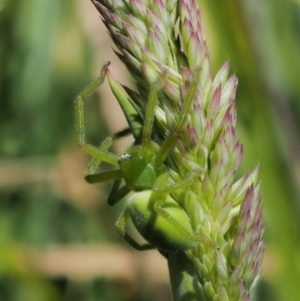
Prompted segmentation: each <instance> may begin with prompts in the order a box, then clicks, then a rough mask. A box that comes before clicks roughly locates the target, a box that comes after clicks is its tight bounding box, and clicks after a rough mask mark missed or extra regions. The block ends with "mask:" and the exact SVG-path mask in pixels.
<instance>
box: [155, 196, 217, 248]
mask: <svg viewBox="0 0 300 301" xmlns="http://www.w3.org/2000/svg"><path fill="white" fill-rule="evenodd" d="M154 210H155V211H156V212H157V214H159V215H160V216H161V217H163V218H164V219H165V220H166V222H168V223H169V224H170V225H171V226H172V227H174V228H175V229H176V230H177V231H178V232H179V233H180V234H181V235H182V236H183V237H185V238H186V239H189V240H191V241H195V242H201V243H204V244H206V245H207V246H209V247H211V248H214V249H219V246H218V245H217V244H216V243H215V242H214V241H213V240H211V239H210V238H209V237H208V236H207V235H205V234H200V233H199V234H198V233H197V234H195V233H191V232H189V231H188V230H187V229H186V228H185V227H183V226H182V225H181V224H180V222H178V221H177V220H176V219H175V218H174V217H173V216H172V215H171V214H170V213H169V212H167V211H166V210H165V209H164V208H163V202H156V203H155V204H154Z"/></svg>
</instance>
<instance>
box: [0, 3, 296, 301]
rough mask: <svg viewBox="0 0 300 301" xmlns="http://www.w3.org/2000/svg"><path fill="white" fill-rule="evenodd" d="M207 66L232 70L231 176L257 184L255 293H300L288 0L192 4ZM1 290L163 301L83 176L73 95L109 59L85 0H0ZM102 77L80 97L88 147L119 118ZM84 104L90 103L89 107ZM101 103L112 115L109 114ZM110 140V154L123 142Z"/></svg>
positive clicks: (162, 292) (262, 296)
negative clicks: (237, 156) (234, 139)
mask: <svg viewBox="0 0 300 301" xmlns="http://www.w3.org/2000/svg"><path fill="white" fill-rule="evenodd" d="M199 4H200V7H201V10H202V19H203V28H204V32H205V36H206V37H207V42H208V47H209V51H210V55H211V64H212V69H213V73H214V74H215V73H216V71H217V70H218V68H219V67H220V66H221V65H222V63H223V62H224V61H226V60H230V64H231V72H232V73H236V74H237V76H238V78H239V88H238V92H237V111H238V138H239V139H240V140H241V141H242V142H243V144H244V159H243V163H242V166H241V168H240V173H241V174H242V173H243V172H245V171H246V170H248V169H249V168H252V167H254V166H255V165H256V164H257V163H259V164H260V166H261V172H260V177H261V179H262V181H263V186H262V187H263V189H262V190H263V202H264V217H265V225H266V234H265V240H266V253H265V260H264V267H263V271H262V279H261V282H260V283H259V285H258V290H257V292H258V295H257V297H256V299H255V300H257V301H268V300H272V301H285V300H289V301H294V300H295V301H298V300H300V285H299V284H300V257H299V238H300V235H299V232H300V218H299V217H300V199H299V192H300V189H299V187H300V156H299V153H300V137H299V133H300V118H299V116H300V1H296V0H294V1H292V0H290V1H288V0H260V1H258V0H257V1H248V0H239V1H238V0H199ZM0 24H1V25H0V29H1V35H0V60H1V65H0V300H1V301H2V300H5V301H44V300H45V301H46V300H47V301H48V300H49V301H50V300H51V301H71V300H72V301H83V300H84V301H96V300H97V301H98V300H108V301H115V300H122V301H126V300H146V301H150V300H170V290H169V287H168V279H167V271H166V263H165V262H164V260H163V258H162V257H161V256H159V255H157V254H156V253H154V252H147V253H145V254H141V253H138V252H136V251H134V250H131V249H129V248H128V247H127V246H126V245H125V244H124V243H123V241H121V240H120V239H119V238H118V237H117V235H116V232H115V229H114V223H115V220H116V218H117V216H118V214H119V213H120V211H121V210H122V206H123V205H124V204H118V205H117V206H116V208H113V209H112V208H109V207H108V206H107V205H106V203H105V199H106V195H107V191H106V188H107V187H106V186H105V185H92V186H89V185H87V184H86V183H85V182H84V180H83V174H84V169H85V166H86V164H87V162H88V161H87V158H86V156H85V155H84V154H83V153H82V152H81V151H80V150H79V149H78V147H77V145H76V140H75V135H74V118H73V117H74V116H73V115H74V109H73V100H74V98H75V97H76V95H77V93H78V92H79V91H80V90H81V89H82V88H84V87H85V86H86V85H87V84H88V83H89V82H90V81H91V79H92V78H94V77H95V76H96V75H97V72H99V69H100V68H101V65H102V63H103V62H105V61H107V60H111V61H112V62H113V64H112V73H113V74H114V76H115V77H116V78H117V79H118V80H120V81H121V82H123V83H126V82H127V83H128V81H129V80H128V77H127V76H126V73H124V68H122V66H120V65H119V63H118V59H117V58H116V57H115V56H114V55H113V53H112V51H111V49H110V45H111V42H110V39H109V37H108V34H107V33H106V30H105V28H104V26H103V25H102V24H101V21H100V19H99V16H98V13H97V11H96V10H95V9H94V7H93V5H92V4H91V3H90V1H88V0H64V1H61V0H52V1H46V0H26V1H21V0H15V1H9V0H0ZM117 109H118V108H117V104H116V101H115V100H114V98H113V96H112V95H111V94H110V93H109V89H108V87H107V86H106V85H104V86H103V87H101V89H100V90H99V94H97V93H95V95H93V97H92V98H91V100H90V103H89V106H87V112H86V116H87V118H88V119H87V120H88V139H89V141H91V142H93V143H94V144H98V143H99V142H100V141H101V139H103V138H104V137H105V136H106V135H107V133H108V132H113V131H116V130H120V129H122V128H123V126H124V122H125V121H124V118H122V116H120V115H119V114H120V112H119V111H118V112H117V111H116V110H117ZM95 111H96V112H95ZM112 112H113V114H112ZM121 142H123V143H122V144H118V145H117V147H116V151H117V152H121V151H122V149H123V148H124V146H127V145H128V144H129V143H130V142H129V141H125V142H124V141H121Z"/></svg>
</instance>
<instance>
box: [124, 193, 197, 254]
mask: <svg viewBox="0 0 300 301" xmlns="http://www.w3.org/2000/svg"><path fill="white" fill-rule="evenodd" d="M153 196H154V193H153V191H151V190H146V191H142V192H139V193H135V194H134V195H133V196H132V198H131V200H130V201H129V203H128V208H129V212H130V216H131V219H132V221H133V223H134V225H135V227H136V228H137V230H138V231H139V232H140V234H141V235H142V236H143V237H144V238H145V239H146V240H147V241H148V242H149V243H151V244H152V245H154V246H155V247H156V248H158V249H161V250H166V251H174V252H175V251H182V250H187V249H192V248H194V247H195V245H196V243H195V241H194V240H191V239H190V238H188V237H186V234H187V233H188V234H190V233H193V230H192V226H191V222H190V218H189V217H188V215H187V214H186V212H185V211H184V210H183V209H182V208H181V207H180V206H179V205H178V203H177V202H176V201H175V200H174V199H173V198H172V197H171V196H170V195H167V196H165V197H163V198H162V199H157V198H156V199H154V197H153ZM155 206H159V208H160V209H159V210H162V212H163V213H160V212H159V211H156V210H155V209H154V208H155ZM177 223H178V224H180V226H181V227H176V224H177ZM182 228H184V229H185V231H182Z"/></svg>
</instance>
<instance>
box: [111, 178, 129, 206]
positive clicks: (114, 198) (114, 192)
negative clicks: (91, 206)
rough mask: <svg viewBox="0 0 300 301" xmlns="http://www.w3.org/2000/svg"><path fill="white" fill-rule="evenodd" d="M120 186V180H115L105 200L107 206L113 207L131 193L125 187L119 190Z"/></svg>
mask: <svg viewBox="0 0 300 301" xmlns="http://www.w3.org/2000/svg"><path fill="white" fill-rule="evenodd" d="M120 184H121V179H119V180H115V182H114V184H113V187H112V189H111V192H110V194H109V196H108V198H107V203H108V205H110V206H114V205H115V204H116V203H118V202H119V201H120V200H122V199H123V198H124V197H125V196H126V195H127V194H128V193H129V192H130V191H131V190H130V188H129V187H128V186H127V185H124V186H123V187H122V188H120V189H119V187H120Z"/></svg>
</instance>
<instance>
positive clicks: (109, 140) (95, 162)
mask: <svg viewBox="0 0 300 301" xmlns="http://www.w3.org/2000/svg"><path fill="white" fill-rule="evenodd" d="M130 134H131V130H130V128H126V129H124V130H122V131H120V132H117V133H115V134H112V135H110V136H108V137H106V138H105V140H104V141H103V142H102V143H101V145H100V146H99V150H101V151H107V150H108V149H109V147H110V146H111V145H112V144H113V142H114V141H115V140H117V139H120V138H123V137H126V136H128V135H130ZM101 161H102V160H100V159H97V158H95V157H93V158H92V159H91V161H90V163H89V165H88V167H87V169H86V171H85V174H86V176H89V175H92V174H94V173H95V171H96V170H97V168H98V166H99V164H100V163H101Z"/></svg>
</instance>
